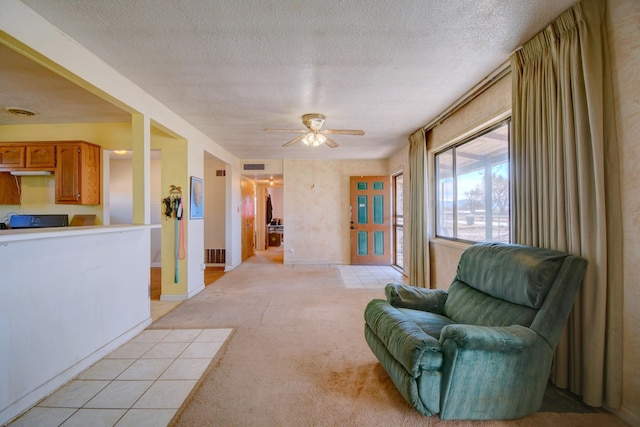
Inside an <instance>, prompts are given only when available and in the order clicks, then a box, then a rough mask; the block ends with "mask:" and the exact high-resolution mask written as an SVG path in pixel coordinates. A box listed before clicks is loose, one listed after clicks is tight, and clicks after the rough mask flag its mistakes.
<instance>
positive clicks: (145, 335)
mask: <svg viewBox="0 0 640 427" xmlns="http://www.w3.org/2000/svg"><path fill="white" fill-rule="evenodd" d="M170 333H171V329H146V330H144V331H142V332H140V333H139V334H138V335H136V336H135V337H133V338H132V339H131V340H130V341H129V342H160V341H162V339H163V338H164V337H166V336H167V335H169V334H170Z"/></svg>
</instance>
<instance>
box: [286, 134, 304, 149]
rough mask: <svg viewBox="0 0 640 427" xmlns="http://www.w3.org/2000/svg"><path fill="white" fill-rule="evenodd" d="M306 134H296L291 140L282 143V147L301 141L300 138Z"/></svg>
mask: <svg viewBox="0 0 640 427" xmlns="http://www.w3.org/2000/svg"><path fill="white" fill-rule="evenodd" d="M305 135H306V134H304V135H300V136H296V137H295V138H293V139H292V140H291V141H289V142H287V143H286V144H282V146H283V147H288V146H290V145H293V144H295V143H296V142H298V141H302V138H304V137H305Z"/></svg>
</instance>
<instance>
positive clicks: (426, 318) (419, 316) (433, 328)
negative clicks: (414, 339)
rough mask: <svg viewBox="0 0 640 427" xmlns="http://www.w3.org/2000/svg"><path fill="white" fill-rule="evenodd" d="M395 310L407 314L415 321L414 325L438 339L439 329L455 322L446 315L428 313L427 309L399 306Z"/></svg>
mask: <svg viewBox="0 0 640 427" xmlns="http://www.w3.org/2000/svg"><path fill="white" fill-rule="evenodd" d="M396 308H397V310H398V311H399V312H401V313H403V314H404V315H405V316H407V317H408V318H409V319H411V320H413V321H414V322H416V325H418V327H419V328H420V329H422V330H423V331H424V332H425V333H427V334H428V335H430V336H432V337H433V338H435V339H437V340H439V339H440V331H442V328H444V327H445V326H447V325H451V324H453V323H455V322H454V321H453V320H451V319H449V318H448V317H445V316H441V315H439V314H436V313H430V312H428V311H422V310H414V309H411V308H399V307H396Z"/></svg>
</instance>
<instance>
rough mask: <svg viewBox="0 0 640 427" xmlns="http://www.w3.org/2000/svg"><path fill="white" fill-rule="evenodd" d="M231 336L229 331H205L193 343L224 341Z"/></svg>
mask: <svg viewBox="0 0 640 427" xmlns="http://www.w3.org/2000/svg"><path fill="white" fill-rule="evenodd" d="M230 334H231V329H230V328H226V329H205V330H203V331H202V332H201V333H200V335H198V337H197V338H196V339H195V340H194V342H216V341H225V340H226V339H227V338H228V337H229V335H230Z"/></svg>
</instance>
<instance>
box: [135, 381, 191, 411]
mask: <svg viewBox="0 0 640 427" xmlns="http://www.w3.org/2000/svg"><path fill="white" fill-rule="evenodd" d="M196 382H197V381H196V380H175V381H156V382H155V383H154V384H153V385H152V386H151V387H150V388H149V390H147V392H146V393H145V394H144V395H143V396H142V397H141V398H140V399H139V400H138V401H137V402H136V403H135V405H133V407H134V408H136V409H153V408H163V409H170V408H173V409H178V408H179V407H180V406H182V402H184V400H185V399H186V398H187V396H188V395H189V393H190V392H191V389H192V388H193V386H195V385H196Z"/></svg>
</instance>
